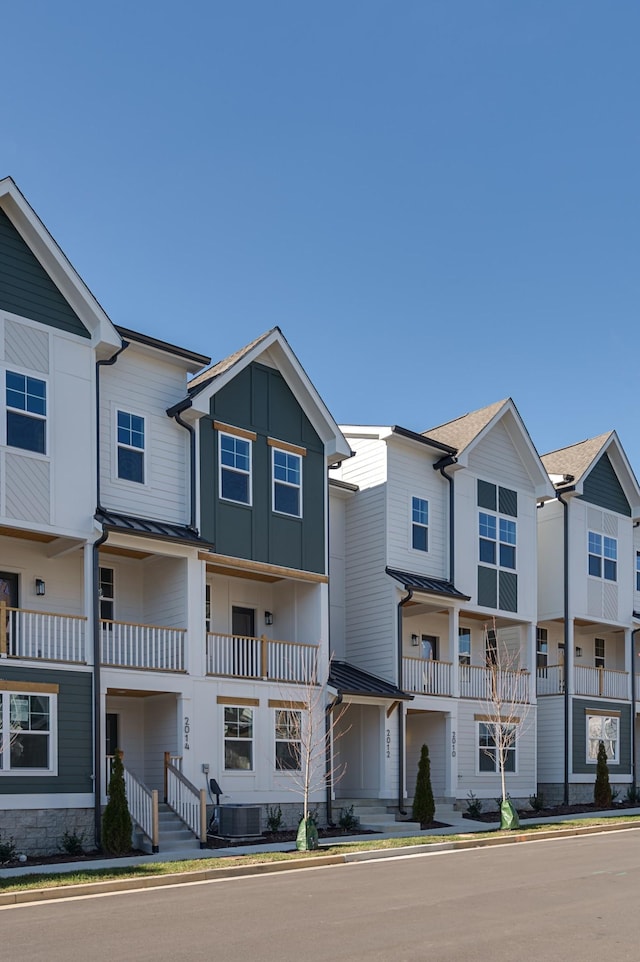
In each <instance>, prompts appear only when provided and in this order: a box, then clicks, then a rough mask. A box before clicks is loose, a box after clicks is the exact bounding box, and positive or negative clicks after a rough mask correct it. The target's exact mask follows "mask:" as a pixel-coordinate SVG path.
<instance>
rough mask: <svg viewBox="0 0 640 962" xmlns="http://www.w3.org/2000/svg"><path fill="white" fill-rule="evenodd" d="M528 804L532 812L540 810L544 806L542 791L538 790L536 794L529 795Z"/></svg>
mask: <svg viewBox="0 0 640 962" xmlns="http://www.w3.org/2000/svg"><path fill="white" fill-rule="evenodd" d="M529 805H531V808H532V809H533V811H534V812H541V811H542V809H543V808H544V798H543V797H542V792H538V794H537V795H529Z"/></svg>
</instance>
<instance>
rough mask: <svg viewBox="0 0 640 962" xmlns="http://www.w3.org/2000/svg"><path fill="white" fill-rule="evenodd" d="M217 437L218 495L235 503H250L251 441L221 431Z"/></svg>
mask: <svg viewBox="0 0 640 962" xmlns="http://www.w3.org/2000/svg"><path fill="white" fill-rule="evenodd" d="M218 437H219V439H220V441H219V444H220V497H221V498H224V500H225V501H235V502H236V503H237V504H251V441H247V440H246V439H245V438H238V437H236V436H235V435H233V434H223V433H222V432H220V434H219V435H218Z"/></svg>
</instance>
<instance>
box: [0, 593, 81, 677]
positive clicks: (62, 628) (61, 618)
mask: <svg viewBox="0 0 640 962" xmlns="http://www.w3.org/2000/svg"><path fill="white" fill-rule="evenodd" d="M86 633H87V619H86V618H85V617H83V616H82V615H59V614H54V613H53V612H48V611H29V610H27V609H26V608H9V607H8V606H7V605H5V604H0V658H26V659H29V660H31V659H37V660H38V661H57V662H65V663H69V664H84V663H85V662H86V650H85V641H86Z"/></svg>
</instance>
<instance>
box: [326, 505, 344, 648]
mask: <svg viewBox="0 0 640 962" xmlns="http://www.w3.org/2000/svg"><path fill="white" fill-rule="evenodd" d="M345 514H346V504H345V500H344V496H343V495H341V494H339V493H337V492H336V491H335V489H332V488H331V487H329V605H330V614H329V618H330V621H329V639H330V647H331V651H332V652H333V654H334V655H335V657H336V658H338V659H344V657H345V635H346V594H345V590H346V589H345V579H346V560H345V539H346V533H345V528H346V517H345Z"/></svg>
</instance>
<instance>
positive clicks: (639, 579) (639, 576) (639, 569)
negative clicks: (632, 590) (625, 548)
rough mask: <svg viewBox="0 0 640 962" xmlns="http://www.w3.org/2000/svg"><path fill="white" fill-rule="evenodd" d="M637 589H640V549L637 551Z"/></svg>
mask: <svg viewBox="0 0 640 962" xmlns="http://www.w3.org/2000/svg"><path fill="white" fill-rule="evenodd" d="M636 591H640V551H636Z"/></svg>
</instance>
